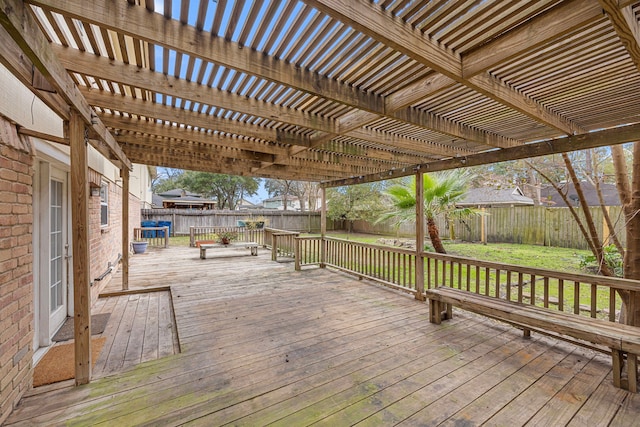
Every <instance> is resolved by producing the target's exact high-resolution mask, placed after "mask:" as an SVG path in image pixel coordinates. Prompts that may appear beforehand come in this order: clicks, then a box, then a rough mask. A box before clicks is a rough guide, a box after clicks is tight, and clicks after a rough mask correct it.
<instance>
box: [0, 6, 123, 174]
mask: <svg viewBox="0 0 640 427" xmlns="http://www.w3.org/2000/svg"><path fill="white" fill-rule="evenodd" d="M0 24H1V25H2V26H3V27H4V29H5V30H6V31H7V33H8V34H9V35H10V36H11V38H12V39H13V40H14V42H15V43H16V44H17V45H18V46H19V47H20V49H21V50H22V51H23V52H24V54H25V55H26V56H27V57H28V58H29V60H30V61H31V62H32V63H33V65H34V66H35V67H36V68H37V69H38V71H40V73H42V75H43V76H44V77H46V79H47V81H48V82H49V84H51V86H52V87H53V88H54V89H55V90H56V92H57V93H58V94H59V95H60V96H61V97H62V98H64V100H65V101H66V102H67V103H68V104H69V105H71V106H72V107H73V108H74V109H75V110H76V111H77V112H78V114H79V115H80V116H81V117H82V119H83V121H84V122H85V124H87V125H88V126H89V127H91V128H92V130H93V132H94V134H95V135H97V136H98V137H99V138H100V140H101V141H102V142H103V143H104V144H106V147H104V146H103V144H101V143H100V144H96V145H95V148H96V149H97V150H98V151H100V152H102V153H104V154H107V156H106V157H107V158H109V159H116V160H118V161H120V162H122V163H123V164H124V165H125V166H126V167H128V168H131V162H130V161H129V159H127V157H126V156H125V154H124V152H123V151H122V149H121V148H120V147H119V146H118V144H117V143H116V141H115V140H114V139H113V137H112V136H111V134H109V132H108V131H107V129H106V127H105V126H104V125H103V124H102V123H101V122H100V120H99V119H98V118H97V117H95V115H94V114H93V111H92V110H91V107H89V104H88V103H87V102H86V100H85V99H84V98H83V97H82V94H80V92H79V91H78V88H77V86H76V85H75V83H74V82H73V80H72V79H71V77H70V76H69V74H68V73H67V71H66V70H65V69H64V67H62V65H61V64H60V62H59V61H58V60H57V59H56V57H55V55H54V53H53V52H52V49H51V45H50V44H49V41H48V40H47V39H46V38H45V36H44V34H43V33H42V31H40V27H39V26H38V24H37V22H36V20H35V18H34V17H33V15H32V14H31V11H30V10H29V6H28V5H27V4H25V3H24V2H22V1H17V0H0ZM105 148H107V149H108V150H105ZM105 151H106V152H105Z"/></svg>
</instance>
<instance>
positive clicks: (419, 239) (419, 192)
mask: <svg viewBox="0 0 640 427" xmlns="http://www.w3.org/2000/svg"><path fill="white" fill-rule="evenodd" d="M423 251H424V180H423V178H422V172H420V171H418V173H416V261H415V263H416V266H415V267H416V268H415V271H416V294H415V298H416V299H417V300H418V301H424V300H425V298H424V258H423V257H422V252H423Z"/></svg>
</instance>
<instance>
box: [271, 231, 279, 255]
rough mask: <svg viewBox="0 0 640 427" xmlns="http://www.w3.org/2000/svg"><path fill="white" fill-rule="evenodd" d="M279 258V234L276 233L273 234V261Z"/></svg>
mask: <svg viewBox="0 0 640 427" xmlns="http://www.w3.org/2000/svg"><path fill="white" fill-rule="evenodd" d="M277 260H278V236H277V235H276V234H275V233H272V234H271V261H277Z"/></svg>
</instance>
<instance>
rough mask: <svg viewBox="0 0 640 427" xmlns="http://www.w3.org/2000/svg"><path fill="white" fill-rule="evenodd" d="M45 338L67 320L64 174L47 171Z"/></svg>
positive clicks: (65, 195)
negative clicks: (47, 327)
mask: <svg viewBox="0 0 640 427" xmlns="http://www.w3.org/2000/svg"><path fill="white" fill-rule="evenodd" d="M49 194H50V201H49V227H50V228H49V248H50V250H49V256H48V265H49V280H48V282H49V283H48V294H49V295H48V297H49V336H53V334H54V333H55V332H56V331H57V330H58V328H60V326H62V323H63V322H64V320H65V319H66V317H67V272H68V268H67V260H68V258H67V255H68V250H69V241H68V238H67V237H68V236H67V215H68V209H67V174H66V173H65V172H62V171H60V170H57V169H55V168H51V178H50V180H49Z"/></svg>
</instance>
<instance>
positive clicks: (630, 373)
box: [627, 353, 638, 393]
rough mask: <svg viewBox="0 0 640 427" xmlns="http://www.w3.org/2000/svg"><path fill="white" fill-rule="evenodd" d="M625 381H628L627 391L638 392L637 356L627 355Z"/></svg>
mask: <svg viewBox="0 0 640 427" xmlns="http://www.w3.org/2000/svg"><path fill="white" fill-rule="evenodd" d="M627 379H628V380H629V388H628V390H629V391H630V392H632V393H637V392H638V356H637V355H636V354H633V353H627Z"/></svg>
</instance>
